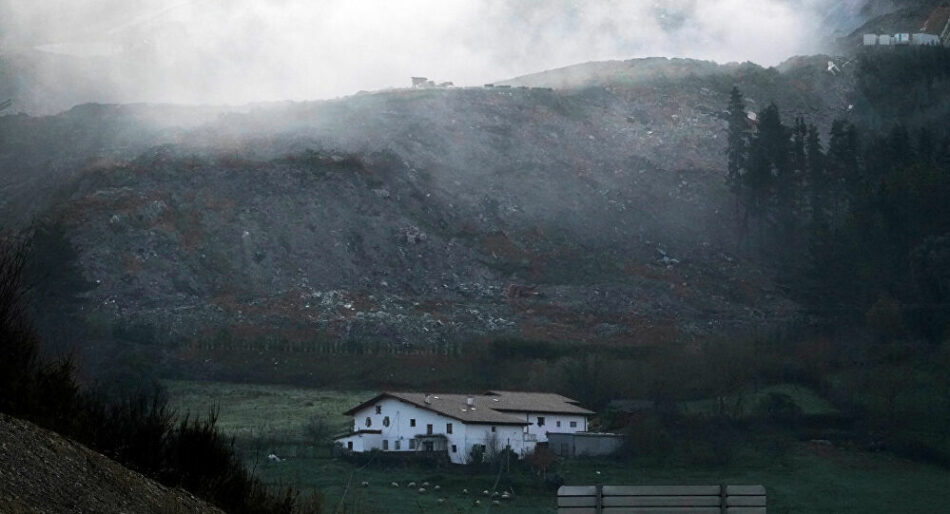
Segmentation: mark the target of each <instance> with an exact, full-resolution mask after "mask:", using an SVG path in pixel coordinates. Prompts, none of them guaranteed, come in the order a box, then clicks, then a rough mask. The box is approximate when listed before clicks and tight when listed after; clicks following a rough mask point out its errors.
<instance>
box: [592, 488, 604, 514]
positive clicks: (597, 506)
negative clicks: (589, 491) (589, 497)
mask: <svg viewBox="0 0 950 514" xmlns="http://www.w3.org/2000/svg"><path fill="white" fill-rule="evenodd" d="M595 494H596V496H594V498H596V500H595V501H594V512H596V513H597V514H601V513H602V512H604V486H602V485H600V484H598V485H597V492H596V493H595Z"/></svg>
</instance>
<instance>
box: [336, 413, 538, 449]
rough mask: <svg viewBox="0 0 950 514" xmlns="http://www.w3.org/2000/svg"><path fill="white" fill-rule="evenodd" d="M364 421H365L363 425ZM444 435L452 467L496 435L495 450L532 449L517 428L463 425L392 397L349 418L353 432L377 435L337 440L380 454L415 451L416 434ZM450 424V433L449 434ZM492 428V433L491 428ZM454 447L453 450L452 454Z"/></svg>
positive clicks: (353, 436) (512, 426) (487, 444)
mask: <svg viewBox="0 0 950 514" xmlns="http://www.w3.org/2000/svg"><path fill="white" fill-rule="evenodd" d="M367 420H369V422H368V423H367ZM430 425H431V433H432V434H433V435H439V434H441V435H445V437H446V438H447V439H448V442H447V446H448V452H449V459H450V460H451V461H452V462H453V463H455V464H465V463H466V461H467V460H468V456H469V453H470V452H471V448H472V446H473V445H475V444H484V445H486V446H490V445H489V441H490V439H491V437H492V435H493V434H494V435H496V437H497V438H498V441H499V443H500V446H499V449H503V448H504V447H505V446H506V445H511V448H512V450H514V451H515V452H516V453H518V454H519V455H524V454H525V453H529V452H531V451H533V450H534V443H533V442H529V441H525V437H524V430H523V428H522V426H521V425H482V424H471V423H469V424H466V423H464V422H462V421H459V420H457V419H453V418H450V417H448V416H443V415H442V414H438V413H436V412H432V411H429V410H426V409H423V408H420V407H417V406H415V405H412V404H409V403H406V402H401V401H399V400H396V399H394V398H382V399H380V400H379V401H378V402H376V403H373V404H370V405H368V406H366V407H364V408H362V409H360V410H359V411H357V412H356V413H355V414H354V416H353V431H354V432H356V431H359V430H381V431H382V433H381V434H355V435H351V436H347V437H343V438H340V439H337V441H338V442H340V443H342V444H343V446H344V447H346V446H347V443H348V442H350V441H352V442H353V451H360V452H361V451H369V450H372V449H380V450H384V451H390V452H395V451H403V452H409V451H417V450H418V449H419V448H416V447H415V445H414V443H412V442H411V441H412V440H413V439H416V436H418V435H421V434H422V435H424V434H428V433H429V426H430ZM449 425H451V433H449ZM492 426H494V427H495V431H494V432H492V430H491V427H492ZM453 448H454V451H453Z"/></svg>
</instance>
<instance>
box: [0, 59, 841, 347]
mask: <svg viewBox="0 0 950 514" xmlns="http://www.w3.org/2000/svg"><path fill="white" fill-rule="evenodd" d="M827 60H828V58H827V57H821V56H819V57H812V58H799V59H796V60H794V61H791V62H789V63H787V64H786V65H785V66H783V67H782V68H781V69H762V68H760V67H757V66H754V65H751V64H746V65H730V66H717V65H714V64H712V63H702V62H697V61H686V60H672V61H670V60H665V59H664V60H641V61H629V62H626V63H625V64H623V65H622V66H620V67H619V68H618V69H615V70H614V71H612V72H610V73H606V72H605V73H603V74H601V75H599V76H598V78H597V79H596V80H594V81H591V82H582V83H578V84H575V85H574V86H572V87H569V88H566V89H557V90H556V89H549V88H548V87H546V86H545V87H528V86H524V87H520V86H519V87H492V88H468V89H434V90H397V91H387V92H380V93H372V94H362V95H356V96H353V97H348V98H344V99H340V100H334V101H327V102H313V103H303V104H299V103H287V104H274V105H266V106H258V107H255V108H249V109H245V111H244V112H231V113H221V112H218V113H214V112H211V111H209V110H207V109H203V110H198V111H196V112H195V115H194V116H192V117H189V116H188V114H187V109H184V108H174V109H173V108H167V109H165V108H162V107H160V106H94V105H93V106H81V107H77V108H75V109H73V110H71V111H69V112H67V113H64V114H62V115H59V116H54V117H48V118H29V117H23V116H8V117H5V118H0V133H2V134H3V135H4V138H2V139H0V165H2V166H0V168H2V169H4V170H7V171H5V176H4V186H3V187H4V188H5V189H3V194H2V198H0V201H2V202H3V203H2V204H0V205H2V209H0V210H2V211H3V212H4V215H5V216H7V215H9V216H10V217H11V218H12V217H15V216H16V217H20V218H29V217H32V216H34V215H37V214H42V215H43V216H46V217H48V218H53V219H57V220H60V221H61V222H62V223H64V224H66V225H67V227H68V228H69V233H70V234H71V237H72V239H73V242H74V243H75V244H76V245H77V246H78V247H79V248H80V250H81V256H80V261H81V265H82V269H84V271H85V273H86V275H87V278H88V279H89V280H90V281H92V282H93V283H94V284H95V287H94V288H93V289H92V290H91V291H89V292H88V293H86V295H85V298H86V300H87V309H86V310H85V313H86V316H88V317H89V319H90V320H93V321H94V322H95V323H99V324H100V325H102V326H105V327H107V328H108V327H112V328H111V332H112V333H114V334H116V333H121V334H122V335H123V337H128V338H131V339H134V340H142V341H141V342H146V343H153V342H156V341H155V340H156V339H157V340H159V342H162V341H165V340H169V341H177V342H181V341H182V340H185V341H189V340H190V341H196V342H206V341H209V340H211V339H214V338H216V337H220V338H225V339H234V338H237V339H240V340H245V341H253V340H256V339H260V338H277V339H282V340H285V341H287V342H288V344H311V345H313V344H320V345H329V346H332V347H334V348H338V347H341V346H342V347H345V346H347V345H367V344H369V345H390V346H392V345H397V346H416V345H421V346H430V347H432V346H446V347H449V346H452V345H455V344H458V343H459V342H461V341H465V340H470V339H471V338H473V337H481V336H485V335H493V334H494V335H497V334H506V335H515V336H519V337H528V338H543V339H549V340H566V341H593V340H598V341H607V342H615V343H624V344H643V343H662V342H667V341H673V340H687V341H690V340H695V339H697V338H702V337H706V336H709V335H716V334H736V333H741V332H743V331H748V330H751V329H752V328H753V327H761V326H763V325H769V324H775V323H782V322H784V321H786V320H788V319H790V317H793V316H794V315H795V305H794V304H793V303H792V302H790V301H788V300H787V299H786V298H784V297H783V296H782V294H781V291H780V290H778V289H777V288H776V286H775V285H774V284H773V283H772V281H771V279H770V276H771V272H770V271H769V268H768V264H767V263H756V262H754V261H750V260H748V259H743V258H741V257H739V256H736V255H734V254H733V252H734V249H735V221H734V217H733V214H732V211H731V206H732V199H731V198H730V196H729V193H728V191H727V190H726V188H725V185H724V178H723V172H722V170H723V168H724V167H725V163H724V152H723V146H724V129H725V123H724V121H723V120H722V110H723V108H724V106H725V104H726V101H727V98H728V93H729V90H730V89H731V87H732V86H733V84H738V85H739V86H740V87H741V88H742V89H743V91H744V92H745V93H746V95H747V98H748V99H749V103H750V110H757V109H761V108H763V107H764V106H765V105H766V104H767V103H768V102H769V101H771V100H775V101H777V102H779V103H780V105H781V106H782V107H783V109H784V111H783V115H784V116H785V117H786V118H788V119H789V121H790V119H791V118H792V117H793V116H795V115H805V116H807V117H808V118H809V120H810V121H811V122H814V123H818V124H819V125H821V126H825V127H826V126H827V125H828V124H830V121H831V119H833V118H835V117H838V116H846V115H847V112H848V107H847V106H848V104H849V97H848V95H849V91H850V87H851V77H850V71H849V68H848V66H846V65H844V63H842V73H840V74H834V75H833V74H830V73H828V71H827ZM609 66H614V67H616V66H615V65H613V64H611V65H609ZM643 70H650V73H647V74H644V73H643ZM633 75H636V78H632V77H633ZM542 78H543V77H542ZM542 78H538V80H537V83H538V84H544V83H545V82H544V80H542ZM519 80H522V79H517V80H515V81H513V82H512V83H514V84H517V83H519V82H518V81H519ZM532 83H534V82H532ZM10 177H18V178H21V179H22V180H14V179H12V178H10ZM34 191H35V192H37V193H36V194H31V192H34ZM39 192H43V193H44V194H40V193H39Z"/></svg>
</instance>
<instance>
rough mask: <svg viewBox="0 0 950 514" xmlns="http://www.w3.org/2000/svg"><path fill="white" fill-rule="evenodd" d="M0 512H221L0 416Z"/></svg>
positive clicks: (46, 432) (50, 434)
mask: <svg viewBox="0 0 950 514" xmlns="http://www.w3.org/2000/svg"><path fill="white" fill-rule="evenodd" d="M0 512H8V513H11V514H13V513H24V514H25V513H53V512H55V513H83V512H102V513H108V512H115V513H119V512H135V513H143V514H144V513H155V514H165V513H170V512H176V513H182V514H184V513H202V514H204V513H215V512H217V513H220V512H222V511H221V510H219V509H218V508H216V507H214V506H213V505H209V504H208V503H205V502H204V501H202V500H199V499H197V498H195V497H194V496H192V495H191V494H189V493H188V492H186V491H183V490H180V489H170V488H168V487H165V486H163V485H161V484H159V483H157V482H155V481H153V480H151V479H149V478H146V477H144V476H142V475H140V474H139V473H136V472H134V471H132V470H129V469H127V468H124V467H122V466H121V465H119V464H117V463H116V462H114V461H112V460H109V459H108V458H106V457H104V456H103V455H100V454H98V453H96V452H94V451H92V450H90V449H88V448H86V447H85V446H82V445H80V444H78V443H76V442H73V441H70V440H68V439H65V438H63V437H61V436H60V435H59V434H56V433H55V432H50V431H49V430H45V429H42V428H39V427H37V426H36V425H34V424H32V423H29V422H27V421H23V420H20V419H17V418H13V417H10V416H7V415H5V414H0Z"/></svg>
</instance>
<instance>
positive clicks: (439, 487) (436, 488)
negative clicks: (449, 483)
mask: <svg viewBox="0 0 950 514" xmlns="http://www.w3.org/2000/svg"><path fill="white" fill-rule="evenodd" d="M439 489H442V486H438V485H437V486H435V487H433V488H432V490H433V491H438V490H439Z"/></svg>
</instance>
